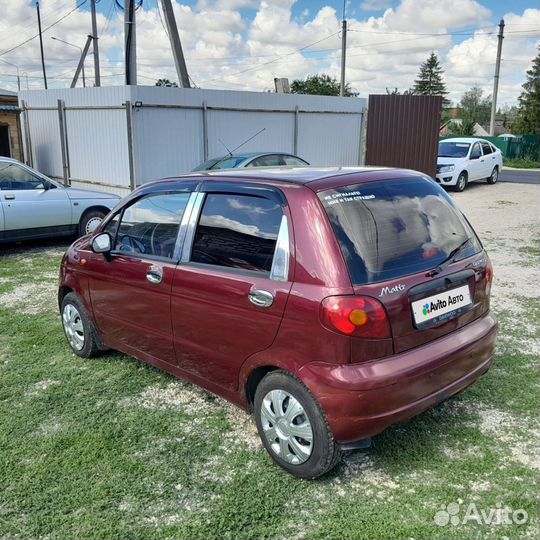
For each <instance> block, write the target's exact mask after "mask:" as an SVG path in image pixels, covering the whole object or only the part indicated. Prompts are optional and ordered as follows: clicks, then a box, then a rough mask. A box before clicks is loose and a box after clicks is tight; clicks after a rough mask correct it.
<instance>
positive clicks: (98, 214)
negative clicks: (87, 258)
mask: <svg viewBox="0 0 540 540" xmlns="http://www.w3.org/2000/svg"><path fill="white" fill-rule="evenodd" d="M106 215H107V214H106V213H105V212H103V210H89V211H88V212H85V213H84V214H83V216H82V218H81V221H80V223H79V236H84V235H85V234H91V233H93V232H94V231H95V230H96V229H97V228H98V227H99V226H100V225H101V222H102V221H103V218H104V217H105V216H106Z"/></svg>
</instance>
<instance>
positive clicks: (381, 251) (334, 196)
mask: <svg viewBox="0 0 540 540" xmlns="http://www.w3.org/2000/svg"><path fill="white" fill-rule="evenodd" d="M318 196H319V199H320V200H321V202H322V204H323V206H324V208H325V210H326V213H327V214H328V217H329V219H330V222H331V224H332V227H333V229H334V232H335V234H336V237H337V239H338V241H339V245H340V247H341V251H342V253H343V257H344V258H345V261H346V263H347V266H348V269H349V273H350V276H351V280H352V283H353V285H365V284H368V283H375V282H378V281H385V280H389V279H395V278H399V277H402V276H405V275H409V274H414V273H417V272H422V271H426V270H429V269H432V268H435V267H436V266H437V265H439V264H440V263H442V262H443V261H444V260H445V259H446V258H447V257H448V255H449V254H450V253H451V252H452V250H454V249H456V248H457V247H458V246H460V245H462V244H464V242H465V241H466V240H467V239H469V240H470V241H469V242H466V243H465V244H464V245H463V248H462V249H461V250H460V251H459V253H458V255H457V256H456V258H455V260H460V259H463V258H466V257H469V256H471V255H473V254H475V253H478V252H479V251H480V250H481V249H482V245H481V244H480V241H479V240H478V238H477V236H476V234H475V233H474V231H473V230H472V227H471V226H470V225H469V223H468V222H467V220H466V219H465V218H464V217H463V215H462V214H461V212H460V211H459V210H458V209H457V208H456V206H455V205H454V202H453V201H452V199H451V198H450V197H449V196H448V195H447V194H446V192H445V191H444V190H443V189H442V188H440V187H439V186H437V185H436V184H435V182H433V181H432V180H429V179H427V178H420V177H418V178H414V179H410V178H407V179H396V180H385V181H384V182H370V183H365V184H359V185H350V186H345V187H340V188H336V189H331V190H327V191H323V192H320V193H318Z"/></svg>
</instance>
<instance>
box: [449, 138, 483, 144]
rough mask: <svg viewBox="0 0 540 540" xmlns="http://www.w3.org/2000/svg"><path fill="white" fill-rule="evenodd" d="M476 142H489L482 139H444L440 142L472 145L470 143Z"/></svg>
mask: <svg viewBox="0 0 540 540" xmlns="http://www.w3.org/2000/svg"><path fill="white" fill-rule="evenodd" d="M477 141H483V142H489V141H486V139H482V137H451V138H448V139H444V140H442V141H441V142H461V143H472V142H477Z"/></svg>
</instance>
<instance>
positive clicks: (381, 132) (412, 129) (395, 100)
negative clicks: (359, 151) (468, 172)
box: [366, 95, 442, 177]
mask: <svg viewBox="0 0 540 540" xmlns="http://www.w3.org/2000/svg"><path fill="white" fill-rule="evenodd" d="M441 105H442V98H441V97H440V96H397V95H388V96H386V95H372V96H369V105H368V119H367V137H366V165H381V166H385V167H402V168H405V169H414V170H417V171H421V172H423V173H426V174H429V175H430V176H432V177H434V176H435V173H436V170H437V149H438V144H439V127H440V120H441Z"/></svg>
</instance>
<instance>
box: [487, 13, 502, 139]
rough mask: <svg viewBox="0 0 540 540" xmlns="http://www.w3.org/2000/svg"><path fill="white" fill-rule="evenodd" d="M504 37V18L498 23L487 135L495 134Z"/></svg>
mask: <svg viewBox="0 0 540 540" xmlns="http://www.w3.org/2000/svg"><path fill="white" fill-rule="evenodd" d="M503 39H504V19H501V22H500V23H499V34H498V35H497V61H496V63H495V77H494V78H493V95H492V96H491V120H490V122H489V135H490V136H491V137H494V136H495V115H496V114H497V92H498V91H499V73H500V71H501V52H502V42H503Z"/></svg>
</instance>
